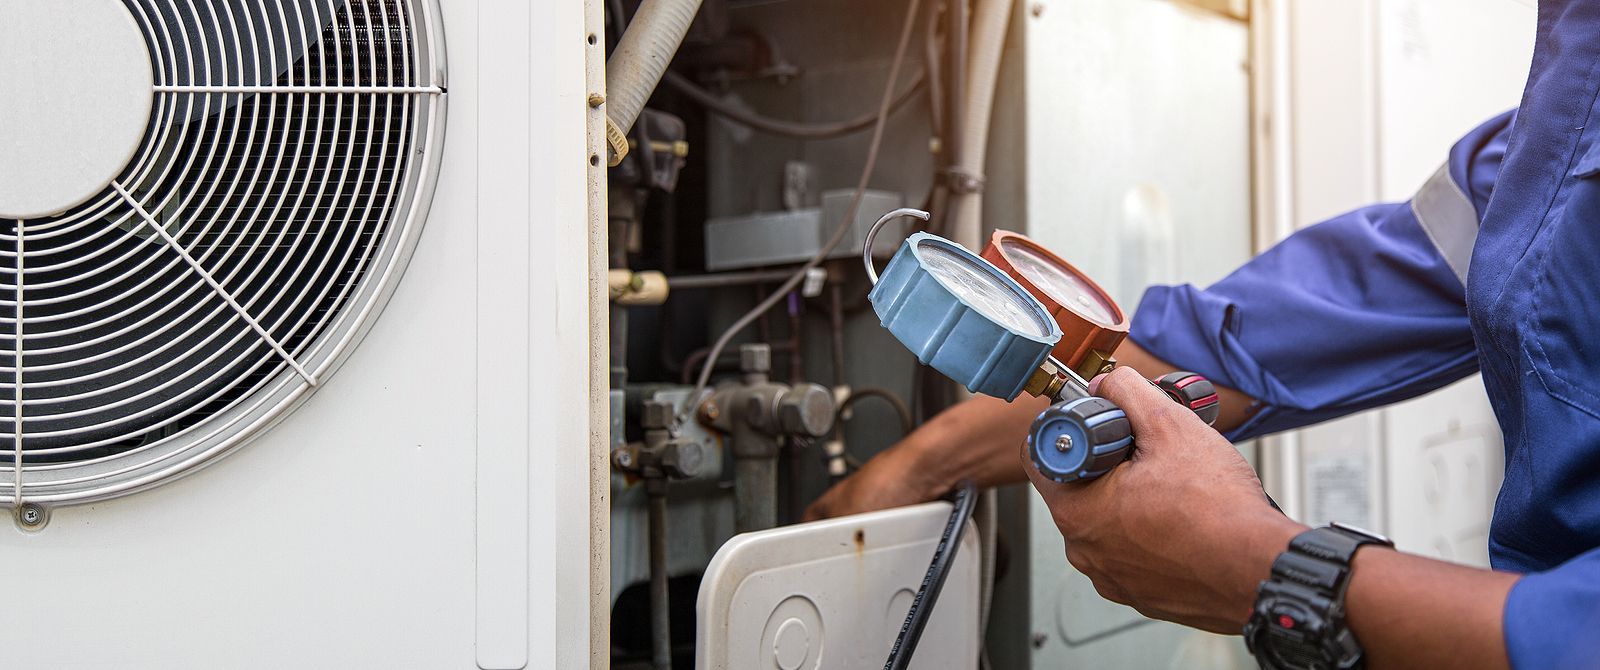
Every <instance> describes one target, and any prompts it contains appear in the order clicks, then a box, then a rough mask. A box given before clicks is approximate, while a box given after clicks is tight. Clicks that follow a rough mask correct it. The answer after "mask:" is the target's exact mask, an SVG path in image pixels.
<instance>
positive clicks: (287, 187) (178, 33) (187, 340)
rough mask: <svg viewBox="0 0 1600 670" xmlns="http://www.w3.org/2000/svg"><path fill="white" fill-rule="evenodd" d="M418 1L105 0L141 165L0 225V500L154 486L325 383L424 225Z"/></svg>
mask: <svg viewBox="0 0 1600 670" xmlns="http://www.w3.org/2000/svg"><path fill="white" fill-rule="evenodd" d="M431 3H432V0H409V1H408V0H348V1H346V0H337V1H336V0H276V1H274V0H227V1H223V0H212V1H210V2H200V1H191V0H124V3H123V4H124V5H125V6H126V8H127V10H128V12H129V14H130V15H131V16H132V17H133V18H134V20H135V22H136V23H137V24H138V25H139V26H140V29H141V31H142V32H143V34H144V37H145V41H146V44H147V46H148V48H149V50H150V54H151V63H152V68H153V71H154V72H155V102H154V105H153V107H152V112H151V119H150V124H149V126H148V127H147V130H146V134H145V138H144V141H143V143H142V145H141V146H140V148H139V149H138V151H136V152H135V154H134V157H133V159H132V160H131V161H130V162H129V164H128V166H127V167H126V168H125V170H124V171H123V172H122V174H121V175H120V176H119V177H118V178H117V179H116V180H114V181H113V182H112V183H111V185H110V186H109V187H108V188H107V189H106V191H105V192H103V193H102V194H101V195H99V196H97V197H95V198H91V199H90V200H89V201H88V202H87V203H85V204H83V205H80V206H78V207H76V208H73V209H72V210H70V211H67V212H65V213H63V214H61V215H59V216H54V217H48V218H38V219H27V220H18V221H8V222H5V223H4V224H3V225H0V379H4V381H5V383H4V385H3V386H0V433H3V434H0V450H4V451H3V453H0V466H3V470H0V476H4V477H5V479H7V480H9V482H10V483H11V486H9V487H7V488H8V489H9V490H5V491H0V501H5V502H8V503H9V504H11V505H13V506H15V505H17V504H18V503H20V502H23V501H37V502H48V501H55V502H61V501H70V500H87V499H96V498H103V497H107V496H111V495H116V494H119V493H125V492H128V491H132V490H137V489H139V488H143V487H146V486H149V485H152V484H155V483H158V482H160V481H164V480H165V479H168V478H170V477H173V476H176V475H178V474H181V473H182V472H184V471H185V470H187V469H189V468H191V467H194V466H197V465H199V464H202V463H205V462H207V461H208V460H210V459H211V458H213V457H215V456H216V455H218V454H221V453H225V452H226V451H228V450H229V449H231V448H233V447H235V446H237V445H238V444H239V443H241V442H242V441H243V440H244V439H246V438H248V437H249V436H250V435H252V434H254V433H255V432H257V431H258V430H259V428H260V427H262V426H264V425H266V424H267V423H270V422H271V421H272V420H274V419H276V418H278V417H280V416H281V415H282V414H283V413H284V412H285V411H287V409H288V408H289V407H290V406H292V405H293V404H294V403H295V402H296V401H298V400H300V399H302V398H303V397H304V396H305V395H306V393H307V392H309V391H310V390H312V389H314V388H315V387H316V386H317V385H318V384H319V383H320V382H321V381H322V379H323V378H324V377H326V375H327V374H328V373H329V372H331V369H332V367H333V366H334V365H336V364H337V363H338V361H339V360H340V359H341V358H342V357H343V355H344V354H345V353H346V352H347V349H348V348H349V346H350V345H351V344H352V342H353V341H354V340H355V339H356V338H357V337H359V335H360V333H361V332H362V331H363V330H364V328H365V327H366V326H367V325H369V322H370V321H371V319H372V317H373V316H375V315H376V312H377V308H379V307H380V306H381V303H382V301H383V300H384V299H385V298H386V297H387V295H388V294H389V292H390V291H391V290H392V288H393V286H392V285H393V283H394V282H395V280H396V279H397V278H398V276H399V274H400V272H399V271H400V270H401V266H402V265H403V263H404V260H405V258H406V257H407V256H408V255H409V250H410V248H411V246H412V245H413V244H414V242H415V237H416V235H417V234H418V232H419V228H420V224H421V216H422V214H424V213H425V210H426V204H427V199H428V197H429V192H430V191H431V187H432V179H433V175H434V173H435V171H436V168H437V154H438V147H437V141H438V139H439V137H440V132H441V128H440V126H441V122H442V118H443V104H444V97H445V96H444V95H443V89H442V87H441V86H440V85H439V84H440V83H441V82H439V81H437V79H438V77H439V75H438V73H439V72H442V58H440V57H439V55H438V51H437V50H438V47H439V46H440V45H439V40H438V36H437V26H436V25H434V24H435V23H436V18H435V17H436V16H437V11H436V8H435V7H433V6H432V4H431ZM19 252H20V253H19ZM19 321H20V324H21V327H20V328H19V327H18V324H19ZM19 331H20V333H21V335H20V337H19V335H18V332H19ZM19 394H20V397H21V402H20V403H18V402H17V397H18V395H19ZM19 418H20V426H21V430H18V429H17V427H18V425H19ZM19 461H20V466H21V467H17V466H18V465H19Z"/></svg>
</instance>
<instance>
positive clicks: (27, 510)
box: [17, 503, 44, 528]
mask: <svg viewBox="0 0 1600 670" xmlns="http://www.w3.org/2000/svg"><path fill="white" fill-rule="evenodd" d="M17 521H19V522H21V523H22V525H23V526H25V527H28V528H38V527H39V526H43V525H44V508H43V507H40V506H38V505H35V504H33V503H23V504H22V508H21V509H18V510H17Z"/></svg>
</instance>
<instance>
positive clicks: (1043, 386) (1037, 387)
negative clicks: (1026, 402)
mask: <svg viewBox="0 0 1600 670" xmlns="http://www.w3.org/2000/svg"><path fill="white" fill-rule="evenodd" d="M1066 385H1067V373H1066V371H1064V370H1062V369H1061V367H1060V366H1059V365H1058V364H1057V363H1056V359H1054V358H1046V359H1044V362H1043V363H1040V364H1039V367H1038V369H1035V370H1034V371H1033V375H1032V376H1030V377H1028V383H1026V384H1024V385H1023V386H1022V390H1023V391H1025V392H1027V393H1028V395H1035V396H1041V397H1045V398H1054V397H1056V395H1057V394H1059V393H1061V388H1062V387H1064V386H1066Z"/></svg>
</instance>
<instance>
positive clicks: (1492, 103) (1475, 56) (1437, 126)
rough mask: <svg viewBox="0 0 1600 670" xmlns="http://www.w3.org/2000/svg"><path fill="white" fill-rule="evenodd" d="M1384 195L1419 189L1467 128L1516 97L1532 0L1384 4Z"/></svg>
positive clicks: (1529, 44) (1529, 42) (1527, 51)
mask: <svg viewBox="0 0 1600 670" xmlns="http://www.w3.org/2000/svg"><path fill="white" fill-rule="evenodd" d="M1378 9H1379V21H1378V43H1377V48H1378V58H1379V62H1380V63H1381V66H1382V69H1381V70H1379V73H1378V96H1379V100H1380V103H1381V104H1379V106H1378V118H1379V122H1380V124H1381V126H1380V128H1381V130H1380V132H1381V133H1382V141H1381V143H1380V156H1379V158H1380V163H1379V171H1380V173H1381V176H1382V181H1381V183H1380V185H1381V191H1380V194H1379V195H1380V197H1382V198H1385V199H1403V198H1409V197H1411V194H1412V193H1414V192H1416V190H1417V187H1419V186H1421V185H1422V183H1423V182H1424V181H1426V180H1427V178H1428V176H1429V175H1431V174H1433V171H1434V170H1437V169H1438V168H1439V164H1440V163H1442V162H1443V161H1444V152H1445V151H1446V150H1448V148H1449V147H1450V146H1451V145H1452V144H1454V143H1455V141H1456V139H1457V138H1459V137H1460V136H1461V135H1462V134H1464V133H1465V132H1466V131H1467V130H1469V129H1471V128H1472V127H1474V126H1476V125H1478V124H1479V123H1482V122H1484V121H1485V120H1487V119H1488V118H1489V117H1491V116H1494V115H1495V114H1499V113H1500V112H1503V111H1505V110H1508V109H1511V108H1513V107H1516V106H1517V103H1518V101H1520V100H1521V98H1522V85H1523V83H1524V82H1525V81H1526V80H1527V78H1528V67H1529V63H1530V61H1531V60H1532V59H1533V32H1534V23H1535V18H1536V16H1535V9H1534V3H1533V2H1532V1H1531V0H1388V1H1386V2H1381V3H1379V5H1378Z"/></svg>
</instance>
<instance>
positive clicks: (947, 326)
mask: <svg viewBox="0 0 1600 670" xmlns="http://www.w3.org/2000/svg"><path fill="white" fill-rule="evenodd" d="M901 216H914V217H917V218H923V219H926V218H927V213H926V212H922V211H919V210H915V209H899V210H895V211H893V212H890V213H888V214H885V215H884V216H883V217H882V218H880V219H879V220H878V222H877V223H876V224H874V226H873V227H872V229H871V230H870V231H869V232H868V234H867V237H866V240H865V242H866V244H865V245H864V247H863V249H862V261H863V263H864V264H865V265H866V269H867V276H868V278H869V279H871V280H872V282H873V286H872V290H871V293H869V294H868V299H869V300H870V301H871V303H872V307H873V310H874V311H876V312H877V314H878V318H879V319H880V321H881V322H882V324H883V327H884V328H887V329H888V330H889V332H890V333H891V334H893V335H894V336H895V338H896V339H898V340H899V341H900V343H901V344H903V345H905V346H906V348H908V349H910V350H911V352H912V353H913V354H915V355H916V357H917V360H918V361H920V362H921V363H922V364H924V365H928V366H931V367H933V368H934V369H936V370H938V371H939V372H941V373H943V374H944V375H945V376H947V377H949V378H951V379H953V380H955V381H957V382H960V383H961V384H962V385H963V386H965V387H966V388H967V389H968V390H969V391H972V392H973V393H982V394H985V395H991V396H995V397H997V398H1002V399H1005V400H1013V399H1015V398H1016V397H1017V396H1019V395H1021V394H1023V393H1028V394H1030V395H1035V396H1044V397H1048V398H1050V399H1051V400H1052V401H1053V404H1052V405H1051V406H1050V407H1049V408H1048V409H1046V410H1045V411H1044V412H1043V413H1041V414H1040V415H1039V417H1038V418H1037V419H1035V420H1034V422H1033V426H1032V427H1031V428H1030V430H1029V432H1028V452H1029V454H1031V456H1032V458H1033V462H1034V465H1035V466H1037V467H1038V468H1039V471H1040V472H1041V473H1043V474H1044V475H1045V476H1046V477H1049V478H1051V479H1053V480H1055V481H1058V482H1063V483H1065V482H1072V481H1078V480H1084V479H1093V478H1095V477H1099V476H1100V475H1103V474H1105V473H1106V472H1108V471H1110V470H1111V468H1113V467H1115V466H1116V465H1117V464H1118V463H1121V462H1122V461H1123V460H1124V459H1126V458H1127V457H1128V455H1129V454H1130V453H1132V451H1133V434H1132V431H1131V428H1130V426H1129V423H1128V417H1127V415H1125V414H1124V413H1123V412H1122V410H1121V409H1119V408H1118V407H1117V406H1116V405H1115V404H1113V403H1112V402H1111V401H1109V400H1106V399H1104V398H1098V397H1094V396H1091V395H1089V389H1088V383H1087V382H1086V381H1085V379H1087V378H1092V377H1093V376H1095V375H1098V374H1101V373H1103V372H1109V371H1110V370H1111V369H1112V368H1113V367H1115V365H1116V361H1115V360H1114V359H1113V358H1112V353H1113V352H1114V351H1115V350H1116V348H1117V345H1119V344H1121V343H1122V340H1123V339H1125V338H1126V337H1127V335H1128V319H1127V316H1126V315H1125V314H1124V312H1123V311H1122V309H1121V308H1120V307H1118V306H1117V303H1116V301H1114V300H1112V299H1111V296H1109V295H1107V294H1106V292H1105V290H1103V289H1101V288H1100V286H1099V285H1098V284H1096V283H1095V282H1094V281H1093V280H1092V279H1090V278H1089V277H1088V276H1086V275H1084V274H1083V273H1081V272H1079V271H1078V270H1077V269H1076V268H1074V267H1072V265H1071V264H1069V263H1067V262H1066V261H1064V260H1062V259H1061V258H1060V257H1058V256H1056V255H1055V254H1054V253H1051V252H1050V250H1048V249H1046V248H1044V247H1043V246H1041V245H1039V244H1038V243H1037V242H1034V241H1033V240H1030V239H1028V238H1027V237H1025V236H1022V235H1018V234H1016V233H1011V232H1006V231H999V232H996V233H995V234H994V236H993V237H992V238H991V239H990V241H989V245H988V246H987V247H986V248H985V249H984V251H983V254H982V255H981V256H980V255H978V254H974V253H972V252H971V251H970V250H968V249H966V248H965V247H963V246H961V245H959V244H956V243H955V242H952V241H950V240H947V239H945V238H942V237H939V236H937V235H932V234H929V233H925V232H924V233H915V234H913V235H911V236H910V237H908V238H906V240H905V241H904V242H902V243H901V244H900V247H899V248H898V249H897V250H896V251H895V253H894V256H893V257H892V258H890V260H889V264H888V265H887V266H886V267H884V269H883V272H882V275H881V276H880V275H879V273H878V272H877V270H876V268H874V267H873V264H872V257H871V253H870V252H871V249H872V248H873V240H874V238H875V237H876V234H877V231H878V229H879V228H880V227H882V225H883V224H884V223H887V222H888V221H890V220H893V219H895V218H897V217H901ZM1152 382H1153V383H1154V384H1156V385H1157V386H1159V387H1160V388H1161V389H1162V390H1163V391H1164V392H1166V394H1167V395H1168V396H1169V397H1171V398H1172V399H1173V400H1174V401H1177V402H1178V403H1180V404H1182V405H1184V406H1186V407H1189V408H1190V409H1192V410H1194V411H1195V413H1196V414H1198V415H1199V416H1200V417H1201V418H1202V419H1204V420H1205V421H1206V423H1212V422H1214V421H1215V420H1216V418H1217V412H1218V409H1219V408H1218V404H1217V394H1216V391H1215V388H1214V387H1213V386H1212V384H1211V382H1209V381H1207V380H1206V379H1205V378H1204V377H1201V376H1200V375H1196V374H1193V373H1189V372H1174V373H1172V374H1168V375H1166V376H1163V377H1161V378H1159V379H1156V380H1152Z"/></svg>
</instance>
